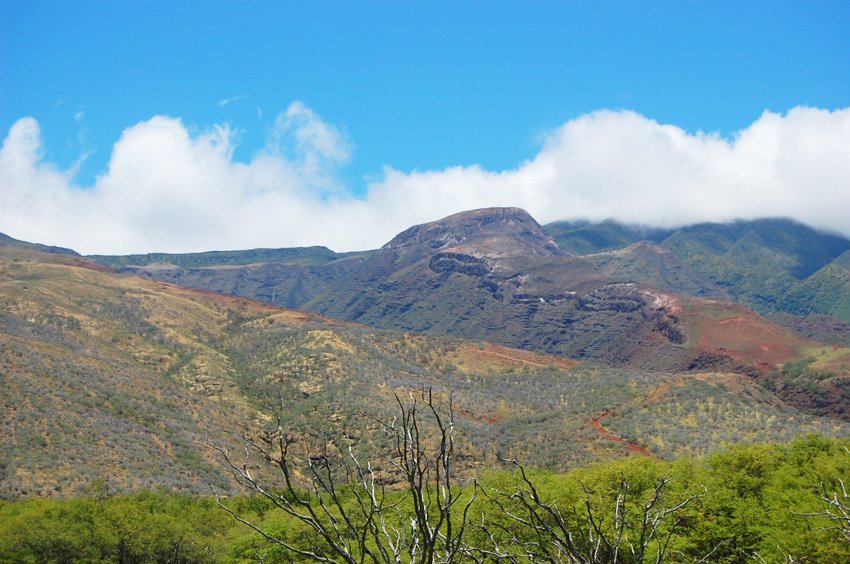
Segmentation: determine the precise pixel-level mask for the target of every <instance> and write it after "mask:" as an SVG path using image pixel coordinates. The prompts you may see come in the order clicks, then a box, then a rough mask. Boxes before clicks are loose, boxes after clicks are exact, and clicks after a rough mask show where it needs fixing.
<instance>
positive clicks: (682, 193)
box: [0, 102, 850, 254]
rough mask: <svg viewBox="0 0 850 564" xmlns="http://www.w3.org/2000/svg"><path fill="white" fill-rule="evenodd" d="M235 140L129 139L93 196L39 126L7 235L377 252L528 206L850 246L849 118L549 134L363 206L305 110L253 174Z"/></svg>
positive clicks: (623, 115)
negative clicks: (737, 223)
mask: <svg viewBox="0 0 850 564" xmlns="http://www.w3.org/2000/svg"><path fill="white" fill-rule="evenodd" d="M235 139H236V135H235V133H234V132H233V131H232V130H231V129H229V128H228V127H227V126H224V125H217V126H214V127H212V128H210V129H209V130H207V131H203V132H200V133H196V134H195V133H190V130H189V128H187V127H186V125H184V124H183V123H182V122H181V120H179V119H177V118H173V117H165V116H156V117H153V118H151V119H150V120H148V121H145V122H142V123H139V124H136V125H134V126H132V127H129V128H128V129H126V130H125V131H124V132H123V134H122V135H121V138H120V139H119V140H118V141H117V142H116V143H115V145H114V147H113V151H112V156H111V160H110V163H109V166H108V169H107V170H106V171H105V172H104V173H103V174H102V175H100V176H99V177H98V178H97V180H96V182H95V183H94V185H93V186H87V187H81V186H77V185H75V184H74V182H73V171H67V170H60V169H59V168H57V167H56V166H55V165H53V164H51V163H50V162H46V161H45V160H44V158H43V148H42V142H41V135H40V130H39V125H38V123H37V122H36V120H34V119H33V118H22V119H20V120H19V121H18V122H16V123H15V124H14V125H13V126H12V128H11V129H10V131H9V133H8V135H7V136H6V138H5V140H4V142H3V146H2V148H0V232H4V233H7V234H8V235H11V236H13V237H16V238H19V239H24V240H27V241H33V242H40V243H47V244H56V245H62V246H66V247H71V248H74V249H76V250H78V251H80V252H83V253H122V254H123V253H132V252H150V251H167V252H185V251H200V250H212V249H242V248H252V247H290V246H304V245H326V246H328V247H330V248H331V249H334V250H336V251H346V250H356V249H369V248H376V247H378V246H380V245H382V244H383V243H385V242H387V241H388V240H389V239H391V238H392V237H393V236H394V235H395V234H396V233H398V232H399V231H401V230H403V229H405V228H407V227H409V226H411V225H413V224H417V223H423V222H427V221H432V220H435V219H439V218H441V217H444V216H446V215H449V214H452V213H456V212H459V211H463V210H468V209H474V208H481V207H489V206H518V207H522V208H525V209H526V210H528V211H529V212H530V213H531V214H532V215H533V216H534V217H535V218H536V219H537V220H538V221H540V222H541V223H548V222H551V221H555V220H559V219H590V220H603V219H608V218H612V219H616V220H619V221H623V222H628V223H639V224H645V225H654V226H667V227H673V226H678V225H684V224H688V223H695V222H701V221H726V220H733V219H751V218H757V217H776V216H786V217H791V218H794V219H796V220H799V221H802V222H804V223H807V224H809V225H812V226H815V227H819V228H824V229H829V230H833V231H838V232H841V233H843V234H845V235H850V219H848V218H850V108H846V109H841V110H835V111H828V110H821V109H816V108H807V107H799V108H795V109H793V110H791V111H789V112H788V113H787V114H784V115H781V114H776V113H772V112H765V113H764V114H763V115H762V116H761V117H760V118H759V119H758V120H757V121H755V122H754V123H753V124H751V125H750V126H749V127H747V128H746V129H743V130H741V131H739V132H738V133H737V134H736V135H734V136H733V137H732V138H731V139H726V138H723V137H720V136H718V135H716V134H705V133H696V134H693V133H689V132H687V131H684V130H683V129H681V128H679V127H676V126H674V125H667V124H660V123H657V122H656V121H653V120H651V119H649V118H646V117H644V116H642V115H639V114H636V113H634V112H630V111H608V110H605V111H598V112H594V113H591V114H587V115H583V116H580V117H578V118H576V119H573V120H570V121H569V122H567V123H565V124H564V125H562V126H561V127H559V128H557V129H556V130H554V131H551V132H549V133H548V135H547V136H546V137H545V142H544V143H543V146H542V148H541V149H540V151H539V152H538V153H537V155H536V156H534V157H533V158H532V159H530V160H528V161H526V162H523V163H521V164H519V165H518V166H517V167H516V168H513V169H509V170H503V171H488V170H484V169H482V168H481V167H479V166H471V167H451V168H446V169H443V170H431V171H400V170H396V169H393V168H391V167H387V168H386V169H385V170H384V174H383V178H382V180H381V181H379V182H376V183H373V184H371V185H370V186H369V187H368V189H367V191H366V193H365V195H364V196H362V197H359V198H358V197H354V196H352V195H351V192H350V191H349V190H347V189H346V187H345V186H344V185H343V184H342V183H341V182H340V181H339V174H338V173H339V171H340V168H341V167H343V166H344V165H345V163H346V162H347V161H348V160H349V159H350V158H351V155H352V151H353V144H352V142H351V141H350V140H349V139H348V138H347V137H346V135H345V134H344V133H343V132H341V131H340V130H339V129H337V128H336V127H334V126H333V125H331V124H328V123H326V122H325V121H323V120H322V119H321V117H319V116H318V115H316V114H315V112H313V111H312V110H311V109H310V108H309V107H307V106H306V105H304V104H303V103H300V102H295V103H293V104H292V105H290V106H289V108H288V109H287V110H286V111H285V112H282V113H281V114H280V115H278V116H277V119H276V120H275V125H274V127H273V128H272V130H271V132H270V134H269V136H268V139H267V144H266V147H265V148H264V149H262V150H261V151H259V152H258V153H257V154H256V155H255V156H254V157H253V158H252V159H251V160H250V161H248V162H238V161H236V160H234V158H233V149H234V143H235Z"/></svg>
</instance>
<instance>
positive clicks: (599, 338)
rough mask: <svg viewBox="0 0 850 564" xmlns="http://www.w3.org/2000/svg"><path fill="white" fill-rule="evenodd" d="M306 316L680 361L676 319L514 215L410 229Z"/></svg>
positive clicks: (570, 352) (498, 213)
mask: <svg viewBox="0 0 850 564" xmlns="http://www.w3.org/2000/svg"><path fill="white" fill-rule="evenodd" d="M306 307H307V308H309V309H313V310H316V311H320V312H322V313H324V314H326V315H329V316H332V317H342V318H345V319H350V320H353V321H358V322H361V323H365V324H368V325H373V326H378V327H382V328H387V329H401V330H409V331H419V332H433V333H448V334H454V335H459V336H463V337H467V338H472V339H486V340H491V341H495V342H498V343H502V344H507V345H511V346H517V347H523V348H529V349H537V350H544V351H548V352H554V353H558V354H562V355H565V356H570V357H574V358H588V359H594V360H599V361H604V362H607V363H612V364H615V365H626V364H630V363H631V362H632V360H633V359H635V358H637V356H640V361H639V362H640V363H641V364H645V363H653V364H656V365H658V364H659V363H660V364H662V365H663V366H664V367H665V368H667V367H674V366H678V365H680V364H682V363H684V362H686V360H687V359H686V358H685V357H687V356H688V353H687V352H686V351H684V350H683V349H681V347H680V345H681V342H682V338H681V336H680V335H681V334H680V333H679V332H677V331H676V329H675V327H674V326H673V325H675V322H676V321H675V319H674V318H668V317H667V316H666V314H665V312H664V307H659V306H658V305H657V304H655V303H654V298H652V295H651V294H648V293H647V292H645V291H644V290H643V287H642V286H640V285H638V284H633V283H629V282H628V281H623V280H620V279H617V278H615V277H612V276H611V275H609V274H607V273H605V272H604V271H602V270H601V269H600V268H598V267H597V266H595V265H594V264H593V263H592V262H591V261H589V260H586V259H584V258H581V257H574V256H572V255H570V254H568V253H565V252H564V251H562V250H561V249H560V248H559V247H558V245H557V244H556V243H555V242H554V241H553V240H552V238H551V237H549V236H547V235H546V234H545V233H544V232H543V231H542V229H541V227H540V225H539V224H538V223H537V222H536V221H535V220H534V219H533V218H532V217H531V216H530V215H528V213H526V212H525V211H523V210H521V209H517V208H488V209H482V210H475V211H471V212H465V213H461V214H456V215H453V216H450V217H447V218H444V219H441V220H439V221H434V222H431V223H426V224H423V225H417V226H414V227H411V228H410V229H408V230H406V231H404V232H403V233H401V234H399V235H398V236H397V237H395V238H394V239H393V240H392V241H390V242H389V243H387V244H386V245H384V246H383V247H382V248H381V249H380V250H378V251H376V252H375V253H374V254H373V255H371V256H370V257H369V258H368V259H366V260H365V261H364V262H363V264H362V265H360V267H358V269H357V270H356V271H355V272H353V273H352V275H351V276H348V277H346V278H345V280H343V281H341V283H340V284H338V285H336V286H335V287H334V288H332V289H331V290H330V291H329V292H325V293H323V294H322V295H321V296H318V297H317V299H314V300H312V301H311V302H309V303H308V304H306ZM659 327H664V331H661V330H659ZM671 336H674V338H671ZM645 346H652V347H657V346H661V347H662V348H665V352H664V353H663V354H658V355H655V356H653V357H651V358H649V357H645V356H644V355H641V354H639V352H638V351H639V349H641V348H643V347H645ZM668 349H669V350H668ZM636 355H637V356H636Z"/></svg>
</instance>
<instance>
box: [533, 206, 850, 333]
mask: <svg viewBox="0 0 850 564" xmlns="http://www.w3.org/2000/svg"><path fill="white" fill-rule="evenodd" d="M544 230H545V231H546V232H547V233H548V234H550V235H552V237H553V238H554V239H555V240H556V241H557V242H558V244H559V245H560V246H561V247H562V248H564V249H567V250H573V251H574V252H575V253H576V254H579V255H588V258H590V257H592V256H596V257H598V258H597V259H596V260H597V261H600V260H607V261H608V263H609V266H608V270H609V271H610V270H613V269H616V268H621V267H625V270H621V271H620V272H622V273H623V274H629V275H632V276H633V277H634V279H635V281H638V282H642V283H645V284H649V285H656V286H658V287H660V288H664V289H668V290H671V291H678V292H684V293H688V294H692V295H718V296H723V295H725V296H726V297H729V298H731V299H734V300H735V301H739V302H741V303H743V304H746V305H748V306H750V307H751V308H753V309H755V310H756V311H758V312H760V313H763V314H767V313H775V312H784V313H790V314H794V315H809V314H829V315H833V316H835V317H838V318H841V319H844V320H845V321H850V294H848V292H847V288H846V286H847V262H848V259H847V258H846V255H844V256H843V257H842V254H843V253H847V252H848V251H850V240H848V239H847V238H845V237H841V236H839V235H834V234H830V233H823V232H819V231H816V230H814V229H811V228H809V227H807V226H805V225H802V224H799V223H796V222H794V221H791V220H787V219H760V220H754V221H736V222H730V223H722V224H716V223H703V224H697V225H691V226H686V227H682V228H679V229H669V230H661V229H648V228H642V227H636V226H628V225H622V224H618V223H616V222H612V221H607V222H601V223H595V224H591V223H568V222H556V223H552V224H550V225H547V226H545V227H544ZM640 241H649V242H652V243H655V244H656V245H658V247H655V248H656V249H664V250H666V251H667V252H672V253H673V254H674V255H675V257H677V258H678V260H679V264H676V265H668V266H667V267H666V268H665V269H664V272H670V271H671V270H672V271H673V272H679V271H682V270H683V269H687V271H688V275H689V276H688V277H687V278H686V279H685V280H684V281H679V280H665V278H664V276H659V271H658V266H657V263H658V260H657V258H655V257H652V256H646V255H647V253H644V256H643V257H633V258H632V260H631V262H630V263H629V264H627V265H623V264H622V260H620V261H619V262H618V261H617V260H616V259H615V258H614V257H618V256H619V255H622V254H629V255H634V254H635V253H634V252H630V249H633V248H634V245H635V244H636V243H638V242H640ZM642 245H643V246H645V247H646V246H649V245H648V243H642ZM639 246H640V245H639ZM639 246H638V247H639ZM659 252H661V251H660V250H659ZM606 257H612V258H606Z"/></svg>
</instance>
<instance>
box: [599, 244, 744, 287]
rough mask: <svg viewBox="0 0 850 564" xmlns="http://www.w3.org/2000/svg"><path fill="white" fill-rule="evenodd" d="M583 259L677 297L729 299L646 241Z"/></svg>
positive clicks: (710, 282) (667, 251)
mask: <svg viewBox="0 0 850 564" xmlns="http://www.w3.org/2000/svg"><path fill="white" fill-rule="evenodd" d="M583 258H585V259H587V260H589V261H590V262H592V263H593V264H594V265H595V266H596V267H597V268H599V269H600V270H602V271H603V272H605V273H606V274H608V275H609V276H612V277H617V278H620V279H623V280H627V281H632V282H640V283H642V284H646V285H648V286H652V287H655V288H660V289H662V290H667V291H670V292H677V293H680V294H688V295H691V296H706V297H716V298H723V299H727V300H729V299H731V297H730V295H729V293H728V292H727V291H726V290H725V289H724V288H723V287H722V286H720V285H718V284H716V283H715V282H714V281H713V280H711V279H710V278H708V277H707V276H705V275H703V274H701V273H699V272H697V271H696V270H695V269H694V268H692V267H691V266H690V265H689V264H688V263H686V262H684V261H683V260H682V259H680V258H679V257H678V256H677V255H676V254H675V253H674V252H673V251H671V250H670V249H668V248H667V247H665V246H663V245H660V244H657V243H652V242H650V241H638V242H636V243H632V244H631V245H628V246H626V247H623V248H619V249H614V250H609V251H602V252H598V253H592V254H587V255H584V257H583Z"/></svg>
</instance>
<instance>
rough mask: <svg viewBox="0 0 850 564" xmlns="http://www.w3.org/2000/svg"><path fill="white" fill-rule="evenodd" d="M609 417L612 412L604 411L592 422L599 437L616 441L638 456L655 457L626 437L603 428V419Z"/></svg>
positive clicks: (592, 426)
mask: <svg viewBox="0 0 850 564" xmlns="http://www.w3.org/2000/svg"><path fill="white" fill-rule="evenodd" d="M609 415H611V412H610V411H609V410H607V409H606V410H605V411H603V412H602V413H600V414H599V415H597V416H596V417H594V418H593V419H592V420H591V421H590V427H591V428H592V429H593V430H594V431H596V432H597V433H598V434H599V436H600V437H602V438H603V439H606V440H609V441H614V442H617V443H621V444H624V445H626V448H628V449H629V452H634V453H636V454H640V455H643V456H648V457H650V458H652V457H653V454H652V452H650V451H649V450H647V449H645V448H643V447H642V446H640V445H639V444H637V443H633V442H631V441H630V440H628V439H626V438H625V437H621V436H620V435H617V434H615V433H613V432H611V431H609V430H608V429H606V428H605V427H603V426H602V419H604V418H605V417H608V416H609Z"/></svg>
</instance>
